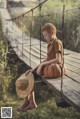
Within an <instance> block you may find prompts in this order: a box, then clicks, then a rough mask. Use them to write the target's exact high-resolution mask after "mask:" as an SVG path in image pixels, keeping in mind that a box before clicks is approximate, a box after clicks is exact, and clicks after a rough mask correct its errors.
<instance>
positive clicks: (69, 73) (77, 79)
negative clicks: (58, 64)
mask: <svg viewBox="0 0 80 119" xmlns="http://www.w3.org/2000/svg"><path fill="white" fill-rule="evenodd" d="M66 76H67V77H69V78H71V79H73V80H74V81H75V82H79V83H80V75H79V74H76V73H74V72H72V71H70V70H67V72H66Z"/></svg>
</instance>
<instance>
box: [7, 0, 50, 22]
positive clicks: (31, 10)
mask: <svg viewBox="0 0 80 119" xmlns="http://www.w3.org/2000/svg"><path fill="white" fill-rule="evenodd" d="M47 1H48V0H45V1H43V2H41V3H39V4H38V5H37V6H35V7H34V8H32V9H30V10H29V11H27V12H25V13H23V14H22V15H20V16H17V17H15V18H11V19H6V20H8V21H12V20H16V19H19V18H20V17H24V16H25V15H26V14H28V13H30V12H33V11H34V10H35V9H37V8H39V7H41V6H42V5H43V4H44V3H46V2H47Z"/></svg>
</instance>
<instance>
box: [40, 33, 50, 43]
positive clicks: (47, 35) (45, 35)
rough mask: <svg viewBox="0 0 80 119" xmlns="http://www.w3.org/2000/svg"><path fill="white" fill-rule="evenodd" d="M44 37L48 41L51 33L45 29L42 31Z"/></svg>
mask: <svg viewBox="0 0 80 119" xmlns="http://www.w3.org/2000/svg"><path fill="white" fill-rule="evenodd" d="M42 34H43V37H44V39H45V40H46V41H47V43H48V42H50V40H51V39H52V34H49V33H48V32H47V31H43V32H42Z"/></svg>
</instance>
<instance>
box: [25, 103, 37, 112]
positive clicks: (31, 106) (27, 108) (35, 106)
mask: <svg viewBox="0 0 80 119" xmlns="http://www.w3.org/2000/svg"><path fill="white" fill-rule="evenodd" d="M33 108H37V104H36V103H33V104H30V103H29V104H28V105H27V106H26V107H25V108H24V109H23V111H27V110H30V109H33Z"/></svg>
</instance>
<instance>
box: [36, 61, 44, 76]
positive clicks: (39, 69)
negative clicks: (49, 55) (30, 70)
mask: <svg viewBox="0 0 80 119" xmlns="http://www.w3.org/2000/svg"><path fill="white" fill-rule="evenodd" d="M43 66H44V65H43V63H41V64H40V65H39V66H38V68H37V74H38V75H39V76H40V75H41V70H42V67H43Z"/></svg>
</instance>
